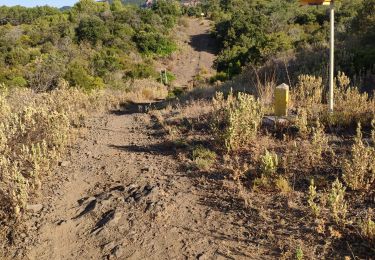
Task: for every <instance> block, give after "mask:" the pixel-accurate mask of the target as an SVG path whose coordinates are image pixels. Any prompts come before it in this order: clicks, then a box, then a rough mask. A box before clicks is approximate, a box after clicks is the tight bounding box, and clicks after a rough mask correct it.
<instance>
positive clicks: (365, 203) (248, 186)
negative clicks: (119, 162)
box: [160, 73, 375, 258]
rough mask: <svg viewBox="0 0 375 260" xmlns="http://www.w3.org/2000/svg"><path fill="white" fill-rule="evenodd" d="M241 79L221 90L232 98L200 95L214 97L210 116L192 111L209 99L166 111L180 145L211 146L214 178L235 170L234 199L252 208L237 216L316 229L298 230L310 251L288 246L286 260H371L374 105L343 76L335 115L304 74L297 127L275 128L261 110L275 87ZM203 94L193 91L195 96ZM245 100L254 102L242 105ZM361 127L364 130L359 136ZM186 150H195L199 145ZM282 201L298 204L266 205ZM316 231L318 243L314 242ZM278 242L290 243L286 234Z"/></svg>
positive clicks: (296, 95)
mask: <svg viewBox="0 0 375 260" xmlns="http://www.w3.org/2000/svg"><path fill="white" fill-rule="evenodd" d="M241 77H242V78H241ZM241 77H240V78H239V79H238V78H237V79H235V80H234V81H232V82H228V83H226V85H225V86H224V88H223V87H221V88H220V90H224V93H226V94H228V93H229V94H228V95H226V94H223V93H219V94H217V93H216V95H215V91H217V90H218V88H209V89H202V90H201V91H200V93H203V94H201V95H198V96H199V97H202V96H205V97H206V98H207V97H208V96H210V95H211V96H212V97H213V98H212V101H211V102H210V101H204V102H203V103H204V106H202V107H203V108H202V110H200V109H199V108H197V106H194V102H197V104H199V102H202V101H190V103H189V104H188V105H185V104H181V106H177V107H176V108H174V109H173V113H172V112H169V113H164V112H163V111H161V112H160V113H161V114H162V118H163V119H162V121H163V122H164V124H165V126H166V127H168V125H171V124H173V126H174V127H176V128H177V129H176V131H177V132H178V138H179V139H184V140H188V144H189V143H194V142H195V141H200V142H201V141H202V140H203V141H204V143H205V144H206V145H205V146H204V147H205V148H206V149H207V148H208V147H209V148H210V151H212V152H214V153H215V154H216V155H217V156H216V161H215V162H214V164H213V165H212V166H210V167H209V168H210V170H209V171H210V172H211V176H212V175H215V174H217V175H218V176H221V174H223V173H226V174H228V177H229V178H227V179H226V182H225V183H226V184H225V185H224V184H222V185H223V190H226V189H227V186H228V185H229V184H228V183H229V182H233V185H234V186H236V187H237V189H233V192H232V195H231V196H233V198H234V197H239V198H240V199H241V200H242V201H243V205H244V208H243V209H238V210H239V211H243V212H247V211H248V210H251V209H254V207H258V209H259V210H260V212H262V214H271V215H272V216H277V217H280V218H286V223H284V224H282V225H281V226H280V224H278V225H275V226H272V224H269V225H271V226H268V227H267V228H268V229H272V228H276V229H277V230H278V232H277V233H278V234H280V233H282V232H283V231H282V230H284V231H285V234H290V230H291V228H292V227H295V225H299V227H302V226H303V227H305V228H307V229H308V230H310V231H306V230H305V229H304V231H302V229H301V230H300V229H298V228H297V229H296V230H295V232H296V233H297V234H303V235H301V236H300V238H299V239H296V240H294V241H300V242H301V245H303V250H302V247H300V248H298V247H297V248H295V250H294V251H293V250H292V249H289V250H286V251H283V253H281V254H280V257H284V256H286V255H289V256H290V257H294V258H299V257H301V255H304V254H306V255H307V254H308V255H309V257H312V258H322V257H323V258H335V257H336V258H340V257H344V256H348V255H350V256H351V257H353V255H355V256H356V257H359V258H366V257H367V258H368V257H369V256H370V255H373V253H375V252H374V251H373V249H371V248H373V243H374V214H373V213H372V211H368V208H369V207H372V206H373V202H371V201H372V200H373V196H374V188H375V179H374V173H375V170H374V169H375V168H374V159H373V158H374V157H375V154H374V150H375V147H374V145H375V142H374V136H375V121H374V118H375V111H374V109H375V106H374V99H373V98H371V97H370V96H369V95H367V94H366V93H361V92H360V91H359V90H358V89H357V88H355V87H353V86H349V83H350V81H349V79H348V78H347V77H346V76H345V75H344V74H341V73H340V74H339V75H338V78H337V88H336V98H337V102H336V107H335V109H336V112H335V113H334V114H333V115H328V114H327V113H326V110H327V105H326V104H325V102H326V97H325V95H324V88H323V85H322V80H321V78H318V77H312V76H308V75H303V76H301V77H300V78H299V82H298V83H297V84H296V88H295V89H294V90H293V91H292V108H291V112H292V113H295V114H296V115H297V117H296V120H295V122H294V125H293V126H292V127H291V128H290V129H289V128H288V127H287V128H286V129H285V128H280V129H278V128H277V129H267V128H266V127H264V126H261V124H260V119H261V116H262V112H261V111H269V108H270V107H271V106H270V103H269V101H268V98H267V96H268V95H269V94H265V93H272V90H269V88H270V87H269V86H272V85H275V84H274V83H272V82H271V83H269V84H264V83H263V84H257V80H254V81H253V83H251V82H250V83H249V77H247V76H246V75H242V76H241ZM245 79H246V80H248V82H247V83H246V80H245ZM239 82H243V83H244V84H243V85H241V84H239ZM233 84H235V85H233ZM250 85H252V87H254V86H255V88H253V91H249V89H248V88H247V87H248V86H250ZM230 87H235V90H236V92H235V93H237V92H238V91H239V90H240V89H241V88H242V89H243V90H245V91H246V93H253V94H254V95H256V96H258V97H259V99H258V100H255V99H254V98H252V99H251V100H250V99H248V97H249V95H248V94H243V93H239V94H238V95H237V96H236V95H234V94H232V93H231V91H230V90H229V89H230ZM257 88H259V89H257ZM196 96H197V95H196V93H194V95H193V97H196ZM271 96H272V95H271ZM239 97H241V98H242V99H241V98H239ZM262 97H263V98H262ZM206 100H209V99H206ZM249 100H250V101H249ZM241 102H244V103H246V102H249V104H251V105H244V104H242V105H241V104H240V103H241ZM258 106H259V107H258ZM171 118H173V120H171ZM198 118H199V120H198ZM254 121H255V122H256V123H255V124H254ZM198 122H199V123H198ZM357 123H361V124H362V125H364V126H365V127H364V128H363V129H364V130H363V129H362V130H361V129H359V130H358V131H357V132H358V133H357V135H353V132H354V130H355V127H356V125H357ZM187 125H189V127H187ZM198 125H211V128H209V129H207V128H201V127H198ZM371 125H373V127H372V129H371ZM295 128H296V129H297V130H298V131H297V132H295V131H294V130H293V129H295ZM362 135H363V136H362ZM218 141H219V142H218ZM188 147H189V146H188ZM179 151H180V153H184V152H185V153H186V152H188V153H190V151H191V149H190V148H188V149H185V148H182V149H180V150H179ZM213 179H214V178H213ZM213 179H209V180H208V181H209V182H211V183H212V184H213V183H215V182H216V181H214V180H213ZM312 179H313V181H312ZM216 184H217V183H216ZM217 185H218V184H217ZM224 186H225V187H224ZM229 186H230V185H229ZM228 192H231V191H228ZM258 196H259V197H262V198H263V199H264V200H260V199H259V198H258ZM280 196H282V197H284V196H285V197H287V198H288V199H290V198H294V199H293V200H294V202H293V204H294V206H291V207H289V209H285V208H282V209H280V208H279V209H276V208H274V207H268V208H267V206H266V205H265V204H266V203H265V201H269V203H270V205H273V204H272V203H271V202H272V201H274V200H275V199H277V198H279V197H280ZM287 208H288V207H287ZM297 212H300V213H297ZM301 212H303V213H301ZM241 214H242V213H241ZM244 214H245V213H244ZM260 214H261V213H260ZM301 214H302V215H301ZM288 218H289V219H288ZM276 222H277V221H276ZM297 223H298V224H297ZM284 227H285V229H283V228H284ZM304 232H307V233H306V234H305V233H304ZM282 234H283V233H282ZM293 234H294V233H293ZM309 235H311V237H310V240H308V239H307V238H306V236H309ZM279 237H280V238H279V239H285V236H283V235H280V236H279ZM288 237H289V235H288ZM357 240H360V241H361V243H357ZM321 241H325V242H324V243H325V245H324V246H323V249H322V250H323V252H320V254H317V252H314V250H315V249H316V247H318V245H317V244H319V243H321ZM314 243H315V244H314ZM348 245H349V246H348Z"/></svg>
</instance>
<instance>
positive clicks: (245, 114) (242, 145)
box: [211, 92, 263, 152]
mask: <svg viewBox="0 0 375 260" xmlns="http://www.w3.org/2000/svg"><path fill="white" fill-rule="evenodd" d="M213 107H214V111H213V116H212V122H211V126H212V130H213V133H214V135H215V137H216V139H217V140H219V141H220V142H223V143H224V145H225V147H226V149H227V151H228V152H229V151H236V150H240V149H246V148H248V145H249V144H250V143H251V142H252V141H253V140H254V138H255V137H256V135H257V132H258V129H259V127H260V124H261V120H262V115H263V113H262V107H261V104H260V103H259V102H258V101H257V100H256V99H255V98H254V96H252V95H249V94H246V93H241V92H240V93H238V95H237V97H235V96H234V95H233V93H232V92H230V93H229V95H228V97H227V98H226V99H225V98H224V94H223V93H222V92H218V93H217V94H216V96H215V98H214V99H213Z"/></svg>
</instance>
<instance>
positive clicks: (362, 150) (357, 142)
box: [342, 124, 375, 190]
mask: <svg viewBox="0 0 375 260" xmlns="http://www.w3.org/2000/svg"><path fill="white" fill-rule="evenodd" d="M374 158H375V149H374V148H373V147H371V146H369V145H366V144H364V142H363V140H362V131H361V124H358V127H357V135H356V137H355V138H354V144H353V146H352V149H351V155H350V158H349V159H344V161H343V165H342V168H343V179H344V181H345V183H346V184H347V185H348V186H349V187H350V188H352V189H353V190H362V189H363V190H368V189H370V188H371V186H372V184H373V183H374V181H375V160H374Z"/></svg>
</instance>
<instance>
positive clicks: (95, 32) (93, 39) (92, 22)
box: [76, 16, 109, 45]
mask: <svg viewBox="0 0 375 260" xmlns="http://www.w3.org/2000/svg"><path fill="white" fill-rule="evenodd" d="M108 34H109V31H108V28H107V27H106V26H105V23H104V22H103V21H102V20H101V19H100V18H98V17H96V16H94V17H86V18H83V19H82V20H81V21H80V23H79V25H78V27H77V29H76V35H77V39H78V41H79V42H80V41H85V40H86V41H89V42H90V43H92V44H93V45H95V44H96V43H98V42H99V41H102V40H105V39H106V38H107V37H108Z"/></svg>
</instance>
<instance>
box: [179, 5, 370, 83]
mask: <svg viewBox="0 0 375 260" xmlns="http://www.w3.org/2000/svg"><path fill="white" fill-rule="evenodd" d="M374 10H375V1H374V0H355V1H352V0H343V1H338V2H336V18H335V19H336V30H337V31H336V38H337V39H336V45H337V48H336V52H337V53H336V57H337V60H336V65H337V68H338V69H339V70H341V71H344V72H345V73H346V74H347V75H349V76H353V75H357V76H365V75H366V73H369V72H374V60H375V45H374V42H375V34H374V32H375V27H374V26H375V23H374V19H375V15H374ZM186 12H187V13H188V14H191V15H196V14H197V13H199V14H200V12H204V13H206V14H207V15H208V16H209V17H210V18H211V19H212V20H214V22H215V29H214V34H215V36H216V38H217V40H218V42H219V43H220V50H221V51H220V54H219V56H218V58H217V60H216V66H217V69H218V70H219V71H222V72H225V73H227V74H228V76H230V77H232V76H233V75H236V74H239V73H240V72H241V71H242V69H243V67H244V66H246V65H249V64H251V65H252V66H255V67H263V68H266V67H267V68H270V66H271V68H272V67H273V69H272V70H270V71H271V72H272V71H273V72H274V71H275V70H281V71H282V74H284V75H278V76H280V77H283V79H287V77H286V75H285V74H286V72H285V68H287V69H288V70H289V77H290V79H291V80H292V81H294V82H295V81H296V79H297V76H299V75H300V74H303V73H304V74H313V75H319V76H321V75H326V74H327V61H328V59H327V57H328V51H327V50H328V47H329V44H328V43H329V42H328V41H329V15H328V13H327V7H325V6H320V7H306V6H302V7H301V6H300V5H299V1H296V0H289V1H265V0H251V1H249V0H229V1H224V0H204V1H202V4H201V6H199V7H197V8H191V9H188V11H186ZM276 73H277V72H276ZM284 81H285V80H284Z"/></svg>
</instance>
